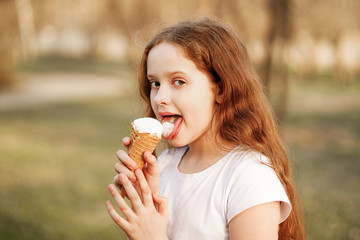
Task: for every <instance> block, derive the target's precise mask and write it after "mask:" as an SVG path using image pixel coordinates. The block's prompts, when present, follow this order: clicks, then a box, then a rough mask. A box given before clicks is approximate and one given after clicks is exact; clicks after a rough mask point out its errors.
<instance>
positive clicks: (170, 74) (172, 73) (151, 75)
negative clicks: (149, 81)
mask: <svg viewBox="0 0 360 240" xmlns="http://www.w3.org/2000/svg"><path fill="white" fill-rule="evenodd" d="M176 74H182V75H186V73H185V72H182V71H173V72H167V73H166V75H167V76H174V75H176ZM147 78H156V76H155V75H154V74H151V73H150V74H148V75H147Z"/></svg>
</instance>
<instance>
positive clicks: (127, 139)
mask: <svg viewBox="0 0 360 240" xmlns="http://www.w3.org/2000/svg"><path fill="white" fill-rule="evenodd" d="M122 142H123V144H124V146H125V147H126V149H127V150H129V145H130V144H131V140H130V138H129V137H124V138H123V139H122Z"/></svg>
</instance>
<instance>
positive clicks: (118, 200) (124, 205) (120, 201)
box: [108, 184, 135, 220]
mask: <svg viewBox="0 0 360 240" xmlns="http://www.w3.org/2000/svg"><path fill="white" fill-rule="evenodd" d="M108 189H109V192H110V193H111V195H112V196H113V198H114V200H115V202H116V204H117V206H118V207H119V209H120V211H121V212H122V213H123V214H124V216H125V217H126V218H127V219H129V220H130V219H134V218H135V214H134V212H133V211H132V210H131V208H130V207H129V205H127V203H126V202H125V200H124V199H123V198H122V197H121V196H120V194H119V192H118V191H117V190H116V187H115V186H114V185H113V184H110V185H109V186H108ZM114 211H115V210H114ZM115 212H116V211H115ZM109 213H110V212H109ZM111 214H112V215H111ZM110 215H111V217H113V216H115V217H116V215H114V212H112V213H110ZM113 219H114V218H113ZM114 220H115V219H114Z"/></svg>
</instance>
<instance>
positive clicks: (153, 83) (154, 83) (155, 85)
mask: <svg viewBox="0 0 360 240" xmlns="http://www.w3.org/2000/svg"><path fill="white" fill-rule="evenodd" d="M150 84H151V87H152V88H158V87H160V83H159V82H157V81H153V82H151V83H150Z"/></svg>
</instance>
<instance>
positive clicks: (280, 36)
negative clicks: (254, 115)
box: [262, 0, 291, 123]
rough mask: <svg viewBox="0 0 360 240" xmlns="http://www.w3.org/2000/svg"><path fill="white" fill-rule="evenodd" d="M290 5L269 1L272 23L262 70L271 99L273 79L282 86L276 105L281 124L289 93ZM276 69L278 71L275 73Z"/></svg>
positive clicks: (279, 1) (284, 0)
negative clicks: (286, 56)
mask: <svg viewBox="0 0 360 240" xmlns="http://www.w3.org/2000/svg"><path fill="white" fill-rule="evenodd" d="M290 5H291V1H290V0H268V9H269V16H270V17H269V19H270V23H269V31H268V35H267V38H266V43H265V46H266V56H265V61H264V64H263V69H262V77H263V81H264V85H265V87H266V90H267V93H268V95H269V97H271V96H270V95H271V94H270V91H269V89H270V85H271V83H272V79H274V77H277V78H278V80H279V81H277V82H278V84H280V86H278V91H277V94H278V97H277V99H278V102H277V103H275V110H276V114H277V116H278V118H279V121H280V123H281V122H282V121H283V119H284V117H285V113H286V108H287V102H288V91H289V87H288V86H289V82H288V81H289V79H288V70H287V64H286V61H285V52H286V47H287V45H288V42H289V39H290V36H291V13H290ZM275 51H276V52H275ZM275 57H276V59H275ZM275 60H276V61H275ZM275 69H276V71H274V70H275ZM275 74H276V75H275Z"/></svg>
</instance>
